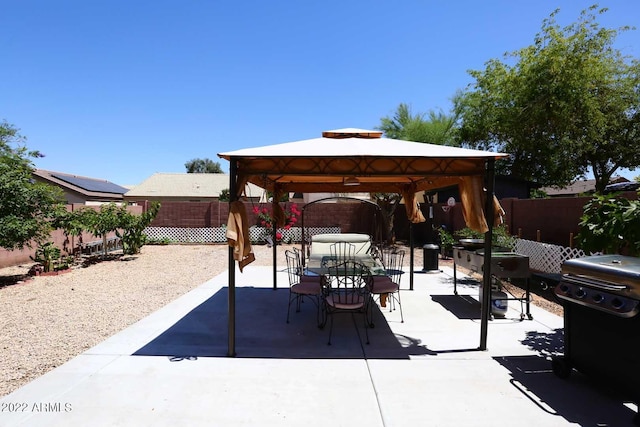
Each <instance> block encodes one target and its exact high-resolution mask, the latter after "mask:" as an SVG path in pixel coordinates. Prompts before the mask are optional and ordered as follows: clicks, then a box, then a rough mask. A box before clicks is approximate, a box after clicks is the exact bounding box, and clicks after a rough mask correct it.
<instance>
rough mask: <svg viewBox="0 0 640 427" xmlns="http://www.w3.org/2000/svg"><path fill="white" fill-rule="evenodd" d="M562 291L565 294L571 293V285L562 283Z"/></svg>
mask: <svg viewBox="0 0 640 427" xmlns="http://www.w3.org/2000/svg"><path fill="white" fill-rule="evenodd" d="M560 292H562V293H563V294H568V293H569V286H568V285H560Z"/></svg>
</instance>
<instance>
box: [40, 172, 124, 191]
mask: <svg viewBox="0 0 640 427" xmlns="http://www.w3.org/2000/svg"><path fill="white" fill-rule="evenodd" d="M51 176H53V177H54V178H58V179H60V180H62V181H65V182H68V183H69V184H73V185H75V186H76V187H80V188H82V189H84V190H87V191H96V192H99V193H114V194H124V193H126V192H127V191H129V190H128V189H127V188H124V187H121V186H119V185H117V184H114V183H113V182H109V181H101V180H97V179H91V178H82V177H79V176H73V175H57V174H51Z"/></svg>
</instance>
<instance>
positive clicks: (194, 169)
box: [184, 158, 223, 173]
mask: <svg viewBox="0 0 640 427" xmlns="http://www.w3.org/2000/svg"><path fill="white" fill-rule="evenodd" d="M184 167H185V168H186V169H187V173H223V172H222V166H220V163H219V162H214V161H213V160H211V159H206V158H205V159H191V160H189V161H188V162H187V163H185V164H184Z"/></svg>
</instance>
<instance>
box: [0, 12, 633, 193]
mask: <svg viewBox="0 0 640 427" xmlns="http://www.w3.org/2000/svg"><path fill="white" fill-rule="evenodd" d="M591 4H593V2H592V1H582V0H555V1H546V0H527V1H525V0H518V1H514V0H485V1H482V2H479V1H449V2H442V1H430V0H423V1H417V0H408V1H394V2H392V1H378V0H367V1H364V0H363V1H348V0H340V1H334V0H324V1H322V2H311V1H304V0H303V1H279V0H272V1H269V2H265V1H238V0H236V1H224V0H218V1H202V0H201V1H195V0H182V1H177V0H176V1H167V0H156V1H133V0H127V1H123V0H110V1H98V0H96V1H86V0H83V1H69V0H60V1H56V2H53V1H48V0H39V1H37V0H4V1H3V2H2V4H1V6H0V10H1V11H2V13H1V14H0V58H2V65H1V66H0V120H6V121H7V122H9V123H11V124H13V125H14V126H16V127H17V128H19V129H20V133H21V134H22V135H23V136H25V137H27V146H28V147H29V148H30V149H37V150H40V151H41V152H43V153H44V154H45V155H46V157H44V158H42V159H39V160H37V161H36V166H37V167H39V168H42V169H49V170H54V171H59V172H67V173H72V174H77V175H83V176H89V177H95V178H102V179H107V180H110V181H113V182H115V183H117V184H120V185H131V184H138V183H140V182H141V181H143V180H144V179H146V178H147V177H149V176H150V175H151V174H153V173H155V172H185V168H184V163H185V162H187V161H188V160H190V159H193V158H210V159H212V160H214V161H218V162H220V164H221V165H222V167H223V169H224V170H225V171H228V163H227V162H226V161H225V160H223V159H220V158H218V156H217V153H219V152H225V151H230V150H235V149H240V148H247V147H254V146H260V145H267V144H275V143H280V142H289V141H295V140H300V139H307V138H315V137H318V136H320V135H321V132H322V131H323V130H329V129H337V128H344V127H358V128H366V129H372V128H374V127H375V126H377V125H379V123H380V119H381V118H382V117H384V116H390V115H392V114H393V113H394V111H395V110H396V108H397V106H398V105H399V104H400V103H402V102H404V103H407V104H410V105H411V107H412V109H413V112H428V111H429V110H436V111H437V110H443V111H445V112H447V111H449V109H450V108H451V97H452V96H453V95H454V94H455V92H456V91H457V90H459V89H464V88H465V87H466V86H467V85H468V84H469V83H471V82H472V80H471V78H470V77H469V74H468V70H470V69H482V68H483V65H484V63H485V62H486V61H488V60H489V59H492V58H502V55H503V54H504V53H505V52H507V51H513V50H516V49H519V48H522V47H525V46H528V45H530V44H532V42H533V38H534V36H535V34H536V33H538V32H539V30H540V27H541V25H542V21H543V19H545V18H547V17H548V16H549V14H550V13H551V12H552V11H553V10H555V9H556V8H560V14H559V16H558V17H557V20H558V22H559V23H560V24H561V25H566V24H569V23H571V22H575V21H576V20H577V18H578V15H579V12H580V11H581V10H583V9H585V8H587V7H588V6H590V5H591ZM599 4H600V6H603V7H608V8H609V12H607V13H606V14H605V15H604V16H601V17H600V18H599V21H598V22H599V23H600V24H601V26H604V27H610V28H617V27H619V26H622V25H632V26H637V27H639V28H640V2H639V1H637V0H624V1H623V0H610V1H608V2H606V3H604V2H600V3H599ZM616 47H617V48H618V49H620V50H621V51H622V52H623V53H625V54H627V55H630V56H633V57H636V58H638V57H640V29H638V30H635V31H630V32H626V33H623V34H621V35H620V36H619V37H618V39H617V43H616ZM623 175H624V176H627V177H629V178H632V177H634V176H637V175H640V171H639V170H636V171H634V172H628V173H624V174H623Z"/></svg>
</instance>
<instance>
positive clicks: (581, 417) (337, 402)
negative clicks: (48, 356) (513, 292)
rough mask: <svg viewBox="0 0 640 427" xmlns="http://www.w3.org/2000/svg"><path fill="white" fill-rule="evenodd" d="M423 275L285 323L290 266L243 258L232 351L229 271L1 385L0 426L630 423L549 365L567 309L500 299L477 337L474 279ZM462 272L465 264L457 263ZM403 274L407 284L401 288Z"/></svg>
mask: <svg viewBox="0 0 640 427" xmlns="http://www.w3.org/2000/svg"><path fill="white" fill-rule="evenodd" d="M452 275H453V272H452V271H451V269H450V268H447V267H445V268H443V272H442V273H440V274H416V275H415V279H414V290H413V291H409V290H404V289H403V291H402V308H403V311H404V318H405V322H404V323H401V322H400V314H399V311H398V310H395V311H389V308H388V307H387V308H376V310H375V313H374V323H375V327H374V328H372V329H369V331H368V332H369V337H370V344H368V345H367V344H365V340H364V324H363V322H362V319H361V318H359V317H358V316H351V315H342V316H338V317H336V320H335V324H334V332H333V338H332V345H327V340H328V328H325V329H319V328H318V327H317V325H316V319H315V306H314V305H313V304H312V303H311V302H305V303H304V304H303V307H302V310H301V311H300V312H297V313H296V312H295V311H294V310H292V313H291V321H290V323H289V324H287V323H286V322H285V319H286V308H287V300H288V290H287V288H286V285H285V284H286V280H287V278H286V276H285V275H284V273H282V272H280V273H278V282H279V285H280V289H278V290H275V291H274V290H273V289H272V283H271V277H272V270H271V268H270V267H251V266H249V267H247V268H246V269H245V272H244V273H242V274H241V273H239V272H237V284H236V286H237V289H236V319H237V325H236V351H237V357H235V358H229V357H226V354H227V343H228V336H227V291H228V288H227V282H228V280H227V273H224V274H222V275H219V276H217V277H215V278H213V279H211V280H210V281H208V282H207V283H205V284H203V285H202V286H200V287H199V288H197V289H195V290H193V291H192V292H189V293H188V294H186V295H184V296H182V297H180V298H178V299H177V300H175V301H173V302H172V303H170V304H168V305H167V306H165V307H163V308H162V309H160V310H158V311H157V312H155V313H153V314H151V315H150V316H148V317H146V318H145V319H142V320H141V321H139V322H138V323H136V324H134V325H132V326H131V327H129V328H127V329H125V330H123V331H121V332H120V333H118V334H116V335H114V336H112V337H110V338H109V339H107V340H105V341H104V342H102V343H100V344H99V345H97V346H95V347H93V348H91V349H89V350H88V351H86V352H85V353H83V354H81V355H79V356H78V357H76V358H74V359H72V360H71V361H69V362H68V363H66V364H64V365H62V366H60V367H59V368H57V369H55V370H53V371H51V372H49V373H47V374H45V375H43V376H42V377H40V378H38V379H36V380H35V381H33V382H31V383H29V384H27V385H25V386H24V387H22V388H20V389H18V390H16V391H15V392H14V393H12V394H10V395H8V396H6V397H4V398H3V399H1V400H0V407H1V409H2V410H1V412H0V426H65V427H72V426H87V425H91V426H116V425H118V426H120V425H121V426H175V425H185V426H187V425H188V426H256V425H259V426H300V425H304V426H306V427H312V426H320V425H322V426H326V425H333V426H341V425H350V426H354V425H367V426H373V427H375V426H385V427H390V426H416V425H429V426H461V425H470V426H471V425H472V426H496V425H508V426H530V425H536V426H554V427H555V426H563V425H594V426H595V425H609V426H619V425H630V424H631V419H632V418H633V416H634V415H635V411H636V410H637V408H636V407H635V405H633V404H630V403H629V402H627V401H625V399H624V398H623V397H621V396H619V395H617V394H616V393H615V392H614V391H612V390H609V389H607V387H605V386H603V385H599V384H596V383H595V382H593V381H592V380H591V379H590V378H588V377H586V376H584V375H581V374H579V373H575V374H574V375H572V377H571V378H570V379H569V380H562V379H559V378H557V377H556V376H555V375H554V374H553V373H552V372H551V365H550V362H549V358H550V356H551V355H553V354H557V353H561V352H562V328H563V321H562V318H561V317H558V316H555V315H553V314H551V313H549V312H546V311H544V310H542V309H539V308H538V307H535V306H532V308H531V312H532V314H533V320H523V321H521V320H520V304H519V303H518V302H517V301H510V302H509V306H510V308H509V311H508V312H507V315H506V316H505V317H504V318H496V319H494V320H492V321H491V322H489V330H488V350H486V351H478V350H477V347H478V345H479V342H480V338H479V336H480V318H479V317H480V312H479V310H480V305H479V303H478V301H477V297H478V295H477V294H478V289H477V286H473V284H472V281H470V280H465V284H464V286H460V285H459V286H458V289H459V292H460V295H454V294H453V283H452ZM458 275H459V276H460V274H458ZM406 283H408V281H405V284H404V285H403V288H406V287H408V286H407V284H406Z"/></svg>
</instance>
